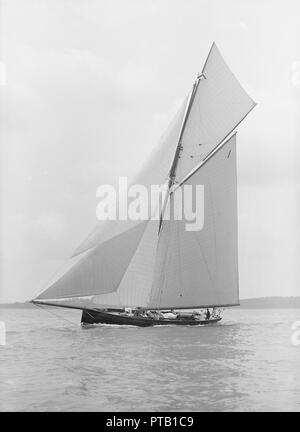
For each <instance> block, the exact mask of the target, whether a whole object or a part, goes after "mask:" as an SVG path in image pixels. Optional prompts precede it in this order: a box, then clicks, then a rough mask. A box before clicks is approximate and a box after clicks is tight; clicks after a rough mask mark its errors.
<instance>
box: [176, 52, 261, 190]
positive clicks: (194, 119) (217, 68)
mask: <svg viewBox="0 0 300 432" xmlns="http://www.w3.org/2000/svg"><path fill="white" fill-rule="evenodd" d="M202 72H203V75H202V78H201V79H200V81H199V83H198V87H197V90H196V93H195V97H194V100H193V103H192V107H191V110H190V113H189V116H188V119H187V122H186V126H185V129H184V133H183V137H182V140H181V145H182V151H181V153H180V158H179V160H178V163H177V168H176V178H175V180H176V181H177V182H180V181H181V180H182V179H183V178H184V177H185V176H186V175H188V174H189V173H190V172H191V171H192V169H193V168H195V167H196V166H197V165H198V164H199V163H200V162H201V161H202V160H204V159H205V157H206V156H207V155H208V154H209V153H210V152H211V151H212V150H213V149H214V148H215V147H216V146H217V145H218V144H220V143H221V141H223V140H224V139H225V138H226V137H227V136H228V135H229V134H230V133H231V132H232V131H233V130H234V129H235V128H236V126H237V125H238V124H239V123H240V122H241V121H242V120H243V119H244V118H245V116H246V115H247V114H248V113H249V112H250V111H251V110H252V108H253V107H254V106H255V102H254V101H253V100H252V99H251V98H250V97H249V96H248V94H247V93H246V92H245V91H244V89H243V88H242V87H241V85H240V83H239V82H238V80H237V79H236V78H235V76H234V75H233V73H232V72H231V70H230V69H229V67H228V66H227V64H226V63H225V61H224V59H223V57H222V56H221V54H220V51H219V50H218V48H217V46H216V44H215V43H214V44H213V45H212V47H211V50H210V53H209V55H208V58H207V60H206V63H205V65H204V68H203V71H202Z"/></svg>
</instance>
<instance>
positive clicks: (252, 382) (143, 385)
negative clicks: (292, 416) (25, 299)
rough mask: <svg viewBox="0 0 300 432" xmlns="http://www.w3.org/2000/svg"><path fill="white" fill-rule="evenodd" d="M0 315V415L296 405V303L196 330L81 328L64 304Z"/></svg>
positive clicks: (240, 312)
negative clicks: (2, 334)
mask: <svg viewBox="0 0 300 432" xmlns="http://www.w3.org/2000/svg"><path fill="white" fill-rule="evenodd" d="M0 321H2V327H3V326H5V329H6V335H5V336H6V337H5V338H4V339H2V340H4V341H5V344H2V346H0V374H1V379H0V410H1V411H160V410H164V411H263V410H268V411H300V344H299V343H298V341H300V336H299V337H298V338H297V334H296V329H297V325H298V324H299V328H300V323H298V324H297V321H300V309H266V310H249V309H248V310H247V309H239V308H234V309H231V310H226V311H225V312H224V317H223V320H222V321H221V322H220V323H219V324H216V325H212V326H197V327H188V326H178V327H177V326H169V327H164V326H163V327H153V328H151V327H148V328H137V327H123V326H108V325H103V326H101V325H98V326H95V327H93V328H89V329H84V328H81V326H80V324H79V322H80V313H79V312H78V311H73V310H61V309H58V308H51V309H50V308H49V309H39V308H36V309H1V310H0ZM3 323H4V324H3Z"/></svg>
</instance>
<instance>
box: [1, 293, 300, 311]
mask: <svg viewBox="0 0 300 432" xmlns="http://www.w3.org/2000/svg"><path fill="white" fill-rule="evenodd" d="M34 307H36V306H35V305H34V304H32V303H29V302H28V301H27V302H11V303H0V309H14V308H15V309H32V308H34ZM49 307H51V306H49ZM239 307H240V308H241V309H282V308H283V309H285V308H287V309H294V308H300V296H297V297H280V296H274V297H257V298H250V299H241V300H240V306H239Z"/></svg>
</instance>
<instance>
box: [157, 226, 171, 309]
mask: <svg viewBox="0 0 300 432" xmlns="http://www.w3.org/2000/svg"><path fill="white" fill-rule="evenodd" d="M168 222H169V230H170V231H171V224H170V222H171V221H170V220H169V221H168ZM170 231H169V236H168V244H167V250H166V254H165V257H164V266H163V269H164V275H163V284H162V287H160V286H159V287H158V290H159V291H158V309H160V305H161V298H162V292H163V288H164V287H165V283H166V277H167V276H166V273H167V271H166V269H168V268H169V266H166V263H167V259H168V252H169V247H170V243H171V233H170ZM160 239H161V237H160Z"/></svg>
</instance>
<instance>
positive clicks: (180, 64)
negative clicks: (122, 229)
mask: <svg viewBox="0 0 300 432" xmlns="http://www.w3.org/2000/svg"><path fill="white" fill-rule="evenodd" d="M299 16H300V3H299V1H297V0H295V1H293V0H285V1H280V0H275V1H274V0H268V1H266V0H264V1H263V0H256V1H253V0H251V1H250V0H247V1H246V0H244V1H241V0H235V1H233V0H227V1H226V2H225V1H219V0H218V1H214V0H208V1H204V0H188V1H187V0H159V1H154V0H153V1H150V0H107V1H105V0H97V1H95V0H89V1H84V0H72V1H71V0H69V1H68V0H35V1H33V0H26V1H24V0H19V1H16V0H7V1H5V0H3V1H2V2H1V35H0V36H1V39H0V40H1V42H0V43H1V46H0V47H1V60H2V63H1V64H0V72H1V87H0V90H1V104H2V105H1V285H0V301H15V300H18V301H22V300H26V299H30V298H32V297H33V296H34V295H35V294H36V293H37V292H38V291H40V290H41V289H42V288H43V287H46V283H47V281H48V280H49V278H50V277H51V276H52V275H53V273H54V272H55V270H56V269H57V268H58V267H59V266H60V265H61V264H62V262H64V261H65V259H66V258H67V257H68V256H69V255H70V254H71V253H72V251H73V250H74V249H75V248H76V247H77V246H78V244H79V243H80V242H81V241H82V240H83V238H84V237H85V236H86V235H87V234H88V232H89V231H90V229H91V228H92V227H93V226H94V225H95V223H96V215H95V209H96V205H97V199H96V195H95V194H96V189H97V187H98V186H99V185H101V184H103V183H110V182H115V181H116V179H117V178H118V176H120V175H129V176H131V174H132V173H133V172H135V171H137V170H138V169H139V167H140V165H141V163H142V162H143V160H144V159H145V158H146V157H147V155H148V154H149V153H150V151H151V150H152V149H153V147H154V146H155V144H156V143H157V141H158V138H159V136H160V135H161V134H162V132H163V131H164V129H165V128H166V127H167V125H168V123H169V122H170V120H171V119H172V116H173V114H174V113H175V112H176V109H177V108H178V106H179V104H180V103H181V102H182V100H183V98H184V97H185V95H186V93H187V91H188V90H189V89H190V86H191V84H192V82H193V80H194V78H195V75H196V73H197V72H198V71H199V70H201V69H202V65H203V62H204V60H205V58H206V56H207V53H208V50H209V48H210V46H211V43H212V42H213V41H216V43H217V45H218V47H219V49H220V50H221V52H222V54H223V56H224V58H225V59H226V61H227V63H228V65H229V66H230V68H231V69H232V70H233V72H234V73H235V75H236V76H237V77H238V79H239V80H240V82H241V83H242V85H243V86H244V87H245V88H246V89H247V91H248V92H249V94H250V96H251V97H252V98H253V99H254V100H255V101H256V102H257V103H258V105H257V107H256V108H255V109H254V111H252V112H251V114H250V115H249V116H248V117H247V119H246V120H245V121H244V122H243V123H242V124H241V125H240V127H239V133H238V146H237V148H238V180H239V186H238V193H239V261H240V296H241V298H247V297H256V296H268V295H300V269H299V267H300V266H299V262H300V260H299V258H300V257H299V255H300V224H299V220H300V204H299V199H300V198H299V197H300V169H299V166H300V164H299V163H300V151H299V145H300V143H299V141H300V140H299V138H300V130H299V129H300V128H299V116H300V101H299V100H300V26H299Z"/></svg>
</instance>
